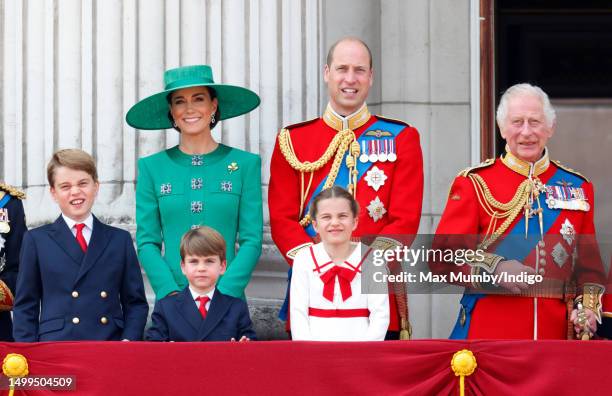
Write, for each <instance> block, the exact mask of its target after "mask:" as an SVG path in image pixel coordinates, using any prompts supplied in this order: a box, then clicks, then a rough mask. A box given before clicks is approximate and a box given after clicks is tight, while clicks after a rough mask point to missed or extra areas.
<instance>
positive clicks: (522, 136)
mask: <svg viewBox="0 0 612 396" xmlns="http://www.w3.org/2000/svg"><path fill="white" fill-rule="evenodd" d="M497 122H498V125H499V128H500V130H501V135H502V137H503V138H504V139H505V140H506V144H507V146H506V153H505V155H503V156H502V157H500V158H499V159H496V160H487V161H485V162H484V163H482V164H480V165H479V166H477V167H474V168H470V169H466V170H464V171H462V172H461V173H460V174H459V175H458V176H457V178H456V179H455V181H454V182H453V184H452V186H451V189H450V192H449V197H448V201H447V204H446V208H445V210H444V213H443V214H442V218H441V219H440V223H439V225H438V229H437V231H436V238H437V240H440V239H444V238H447V239H453V238H457V237H456V235H474V236H476V235H478V236H479V237H480V245H479V247H480V248H481V249H483V250H484V251H486V253H485V254H484V260H481V261H479V262H473V263H470V265H464V266H461V267H456V266H453V265H452V264H450V265H447V267H446V268H445V270H446V271H448V272H461V273H463V274H466V275H470V277H469V278H468V280H471V282H469V281H468V282H463V284H464V285H465V286H466V287H467V288H468V293H466V294H464V296H463V298H462V300H461V312H460V314H459V318H458V320H457V324H456V326H455V328H454V330H453V334H452V335H451V338H522V339H525V338H527V339H530V338H533V339H563V338H566V337H568V333H569V335H572V336H573V334H571V330H572V327H573V326H572V324H571V323H568V308H567V306H568V305H570V313H571V319H570V321H571V322H574V325H575V326H576V329H577V330H578V331H579V333H580V335H584V336H585V337H588V336H591V335H593V333H594V332H595V330H596V322H597V320H599V321H600V320H601V318H600V308H601V304H600V296H601V293H602V292H603V286H602V285H603V283H604V281H603V266H602V263H601V258H600V256H599V249H598V248H597V243H596V241H595V227H594V225H593V210H594V203H593V185H592V184H591V183H590V182H589V181H588V180H587V179H586V178H585V177H584V176H582V175H580V174H579V173H577V172H575V171H573V170H571V169H568V168H565V167H563V166H562V165H560V164H559V163H558V162H553V161H551V160H550V158H549V156H548V151H547V149H546V142H547V141H548V139H549V138H550V137H551V136H552V135H553V133H554V125H555V112H554V110H553V108H552V106H551V104H550V101H549V99H548V96H547V95H546V93H544V91H542V90H541V89H540V88H538V87H535V86H532V85H529V84H517V85H515V86H513V87H510V88H509V89H508V90H507V91H506V93H504V95H503V96H502V98H501V100H500V105H499V108H498V111H497ZM437 269H438V270H440V266H438V267H437ZM484 274H487V275H502V276H505V278H501V280H500V281H498V282H497V283H495V282H493V283H491V282H489V283H488V284H485V283H480V281H481V280H482V279H483V278H482V277H483V276H484ZM520 274H523V275H522V277H521V276H519V275H520ZM507 275H512V277H510V276H507ZM536 275H541V276H542V281H541V282H538V283H536V284H534V285H530V284H529V282H528V281H527V279H529V278H531V279H535V276H536ZM479 276H480V277H479ZM478 291H482V292H483V293H481V294H476V293H474V292H478ZM487 291H492V292H495V294H494V295H490V294H489V293H487ZM500 292H501V293H502V294H503V293H504V292H505V294H507V295H499V294H498V293H500ZM508 294H509V295H508ZM576 294H578V297H577V298H576V301H575V302H573V301H567V300H568V299H567V297H568V296H570V295H571V296H572V297H574V296H575V295H576ZM564 298H565V299H564ZM568 303H569V304H568ZM572 304H575V309H573V312H572V308H573V307H572V306H571V305H572ZM568 329H569V331H568Z"/></svg>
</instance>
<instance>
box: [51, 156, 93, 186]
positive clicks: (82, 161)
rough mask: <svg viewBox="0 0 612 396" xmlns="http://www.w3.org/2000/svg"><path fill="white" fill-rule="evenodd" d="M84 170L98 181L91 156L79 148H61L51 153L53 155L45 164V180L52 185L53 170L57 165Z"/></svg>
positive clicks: (53, 179) (53, 178)
mask: <svg viewBox="0 0 612 396" xmlns="http://www.w3.org/2000/svg"><path fill="white" fill-rule="evenodd" d="M62 166H64V167H66V168H69V169H74V170H79V171H83V172H86V173H87V174H89V175H90V176H91V178H92V179H93V181H94V182H96V183H97V182H98V169H97V168H96V161H94V159H93V157H92V156H91V155H89V154H88V153H86V152H85V151H83V150H80V149H63V150H59V151H56V152H55V153H53V157H51V160H50V161H49V164H47V181H49V186H51V187H53V183H54V182H55V171H56V170H57V168H59V167H62Z"/></svg>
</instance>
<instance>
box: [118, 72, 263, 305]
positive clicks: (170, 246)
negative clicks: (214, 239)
mask: <svg viewBox="0 0 612 396" xmlns="http://www.w3.org/2000/svg"><path fill="white" fill-rule="evenodd" d="M164 82H165V89H164V91H162V92H159V93H157V94H155V95H152V96H149V97H147V98H145V99H143V100H141V101H140V102H138V103H136V104H135V105H134V106H133V107H132V108H131V109H130V110H129V111H128V113H127V115H126V121H127V123H128V124H129V125H130V126H132V127H134V128H137V129H144V130H160V129H162V130H163V129H168V128H174V129H176V130H177V131H178V132H179V133H180V134H181V135H180V144H179V145H178V146H175V147H172V148H170V149H168V150H164V151H161V152H158V153H156V154H153V155H151V156H148V157H145V158H141V159H139V161H138V181H137V185H136V227H137V228H136V244H137V248H138V256H139V259H140V262H141V264H142V266H143V267H144V269H145V272H146V273H147V277H148V278H149V281H150V282H151V286H152V287H153V290H154V291H155V295H156V297H157V298H158V299H160V298H163V297H165V296H166V295H168V294H171V293H174V292H178V291H180V290H182V289H184V288H185V287H186V286H187V280H186V278H185V276H184V275H183V274H182V273H181V269H180V261H181V259H180V255H179V243H180V239H181V236H182V235H183V234H184V233H185V232H187V231H188V230H189V229H191V228H194V227H197V226H200V225H207V226H210V227H212V228H214V229H216V230H217V231H219V232H220V233H221V234H222V235H223V237H224V238H225V242H226V243H227V271H226V272H225V274H224V275H223V276H222V277H221V279H220V280H219V282H218V284H217V287H218V288H219V290H220V291H221V292H222V293H225V294H229V295H231V296H234V297H244V289H245V288H246V286H247V284H248V282H249V280H250V278H251V272H252V271H253V268H254V267H255V264H256V263H257V260H258V258H259V255H260V253H261V245H262V230H263V215H262V204H261V159H260V157H259V156H258V155H256V154H251V153H248V152H245V151H242V150H238V149H235V148H232V147H228V146H225V145H223V144H221V143H218V142H216V141H215V139H214V138H213V136H212V133H211V130H212V129H213V128H214V127H215V125H216V124H217V123H218V122H219V121H220V120H225V119H228V118H232V117H236V116H239V115H241V114H245V113H248V112H249V111H251V110H253V109H254V108H256V107H257V106H258V105H259V102H260V100H259V97H258V96H257V94H255V93H254V92H252V91H250V90H248V89H246V88H242V87H236V86H231V85H224V84H215V83H214V81H213V77H212V70H211V68H210V67H209V66H206V65H197V66H186V67H180V68H177V69H171V70H168V71H166V72H165V73H164ZM236 242H237V243H238V245H239V248H238V250H237V251H236V248H235V247H236Z"/></svg>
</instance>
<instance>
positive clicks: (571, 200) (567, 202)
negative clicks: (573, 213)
mask: <svg viewBox="0 0 612 396" xmlns="http://www.w3.org/2000/svg"><path fill="white" fill-rule="evenodd" d="M557 184H558V186H548V185H547V186H546V190H545V191H546V205H548V208H549V209H567V210H580V211H583V212H588V211H589V210H590V209H591V206H590V205H589V203H588V202H587V197H586V194H585V193H584V190H583V189H582V188H581V187H572V183H567V182H565V181H560V182H557Z"/></svg>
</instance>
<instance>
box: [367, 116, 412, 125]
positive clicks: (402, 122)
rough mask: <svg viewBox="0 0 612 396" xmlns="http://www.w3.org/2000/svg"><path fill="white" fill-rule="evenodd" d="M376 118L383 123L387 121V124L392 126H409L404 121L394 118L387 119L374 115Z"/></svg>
mask: <svg viewBox="0 0 612 396" xmlns="http://www.w3.org/2000/svg"><path fill="white" fill-rule="evenodd" d="M376 118H378V119H380V120H383V121H387V122H391V123H393V124H401V125H406V126H407V127H409V126H411V125H410V124H408V123H407V122H405V121H402V120H398V119H396V118H389V117H383V116H381V115H378V114H376Z"/></svg>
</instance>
